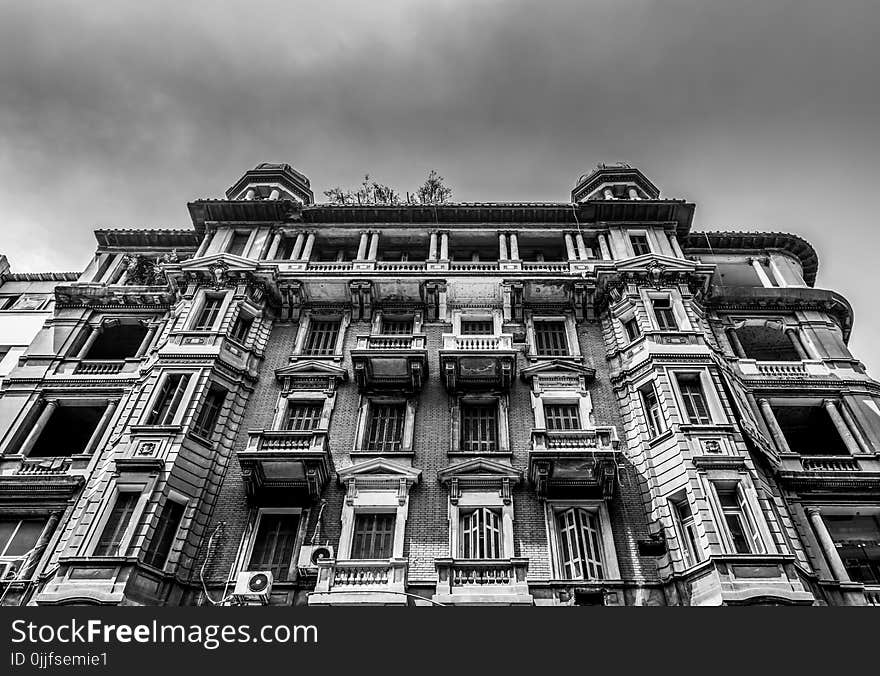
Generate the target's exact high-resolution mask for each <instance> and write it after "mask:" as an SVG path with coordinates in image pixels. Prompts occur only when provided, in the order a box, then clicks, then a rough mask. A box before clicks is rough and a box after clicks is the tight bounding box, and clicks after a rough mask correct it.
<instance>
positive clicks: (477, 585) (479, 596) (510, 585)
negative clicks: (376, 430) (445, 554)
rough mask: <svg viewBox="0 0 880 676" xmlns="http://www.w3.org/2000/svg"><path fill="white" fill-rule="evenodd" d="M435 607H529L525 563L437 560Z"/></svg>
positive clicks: (492, 560) (529, 597) (519, 559)
mask: <svg viewBox="0 0 880 676" xmlns="http://www.w3.org/2000/svg"><path fill="white" fill-rule="evenodd" d="M435 565H436V568H437V593H436V594H435V595H434V597H433V599H432V600H433V601H434V602H436V603H443V604H447V605H497V606H512V605H529V606H530V605H532V604H533V600H532V596H531V594H529V585H528V582H527V581H526V576H527V574H528V570H529V560H528V559H526V558H511V559H437V560H436V561H435Z"/></svg>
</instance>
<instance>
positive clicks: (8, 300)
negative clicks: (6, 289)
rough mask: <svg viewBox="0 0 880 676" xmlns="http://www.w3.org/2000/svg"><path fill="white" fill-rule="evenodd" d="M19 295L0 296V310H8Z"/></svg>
mask: <svg viewBox="0 0 880 676" xmlns="http://www.w3.org/2000/svg"><path fill="white" fill-rule="evenodd" d="M19 298H21V296H0V310H9V309H11V308H12V306H13V305H15V303H16V301H17V300H18V299H19Z"/></svg>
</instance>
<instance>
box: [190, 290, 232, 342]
mask: <svg viewBox="0 0 880 676" xmlns="http://www.w3.org/2000/svg"><path fill="white" fill-rule="evenodd" d="M209 299H210V300H217V299H219V300H220V305H219V307H218V309H217V314H216V315H215V316H214V321H213V322H212V323H211V324H210V326H208V325H205V326H204V327H203V326H200V323H201V319H202V314H203V313H204V311H205V307H206V305H207V303H208V300H209ZM231 302H232V291H231V290H227V291H214V290H207V289H200V290H199V292H198V295H197V296H196V299H195V300H194V302H193V304H192V306H191V308H190V314H189V320H188V322H187V324H186V329H185V330H186V331H204V332H216V331H220V329H221V327H222V326H223V319H224V318H225V317H226V314H227V311H228V309H229V305H230V303H231Z"/></svg>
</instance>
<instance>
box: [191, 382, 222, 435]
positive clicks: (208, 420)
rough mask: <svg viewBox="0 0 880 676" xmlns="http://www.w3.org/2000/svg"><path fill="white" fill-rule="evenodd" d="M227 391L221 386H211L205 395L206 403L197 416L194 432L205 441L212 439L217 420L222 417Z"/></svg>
mask: <svg viewBox="0 0 880 676" xmlns="http://www.w3.org/2000/svg"><path fill="white" fill-rule="evenodd" d="M226 394H227V392H226V389H225V388H223V387H220V386H219V385H216V384H214V385H211V387H210V389H209V390H208V394H206V395H205V401H204V403H203V404H202V408H200V409H199V414H198V415H197V416H196V421H195V424H193V432H195V433H196V434H198V435H199V436H200V437H202V438H204V439H210V438H211V436H212V435H213V434H214V428H215V427H216V426H217V419H218V418H219V417H220V411H221V410H222V408H223V403H224V402H225V401H226Z"/></svg>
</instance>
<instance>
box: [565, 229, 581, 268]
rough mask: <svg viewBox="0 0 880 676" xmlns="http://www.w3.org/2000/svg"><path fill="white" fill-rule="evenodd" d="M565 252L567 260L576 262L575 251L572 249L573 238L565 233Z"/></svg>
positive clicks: (568, 233)
mask: <svg viewBox="0 0 880 676" xmlns="http://www.w3.org/2000/svg"><path fill="white" fill-rule="evenodd" d="M564 237H565V251H566V252H567V253H568V260H570V261H576V260H577V257H578V255H577V250H576V249H575V248H574V237H572V235H571V233H570V232H566V233H565V235H564Z"/></svg>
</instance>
